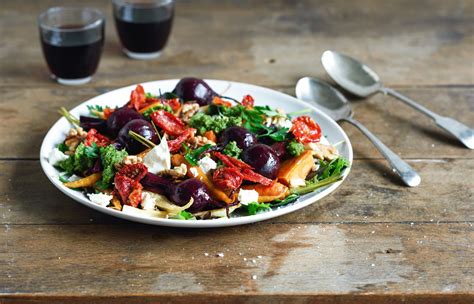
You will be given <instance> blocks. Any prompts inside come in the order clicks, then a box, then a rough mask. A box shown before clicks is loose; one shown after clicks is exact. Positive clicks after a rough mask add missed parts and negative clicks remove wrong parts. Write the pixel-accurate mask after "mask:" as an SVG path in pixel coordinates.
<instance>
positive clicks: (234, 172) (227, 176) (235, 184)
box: [212, 167, 244, 190]
mask: <svg viewBox="0 0 474 304" xmlns="http://www.w3.org/2000/svg"><path fill="white" fill-rule="evenodd" d="M243 180H244V177H243V175H242V174H241V173H240V171H239V169H237V168H230V167H220V168H218V169H217V170H215V171H214V174H213V175H212V181H213V182H214V184H215V185H216V186H217V187H219V188H222V189H224V190H236V189H237V188H239V187H240V185H242V181H243Z"/></svg>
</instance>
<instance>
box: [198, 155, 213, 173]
mask: <svg viewBox="0 0 474 304" xmlns="http://www.w3.org/2000/svg"><path fill="white" fill-rule="evenodd" d="M198 164H199V167H201V169H202V172H204V174H206V173H207V172H209V171H210V170H212V169H215V168H217V164H216V162H215V161H214V160H212V158H210V157H208V156H205V157H203V158H201V159H200V160H199V161H198Z"/></svg>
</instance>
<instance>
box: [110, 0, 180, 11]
mask: <svg viewBox="0 0 474 304" xmlns="http://www.w3.org/2000/svg"><path fill="white" fill-rule="evenodd" d="M174 2H175V0H152V1H150V2H149V3H148V2H147V5H143V3H133V2H132V1H130V0H112V4H113V5H118V6H126V5H130V6H133V8H134V9H147V8H148V9H149V8H156V7H160V6H164V5H169V4H172V3H174Z"/></svg>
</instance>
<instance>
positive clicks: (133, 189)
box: [114, 173, 143, 207]
mask: <svg viewBox="0 0 474 304" xmlns="http://www.w3.org/2000/svg"><path fill="white" fill-rule="evenodd" d="M114 184H115V190H116V191H117V193H118V195H119V196H120V199H121V201H122V203H124V204H126V205H130V206H133V207H138V205H139V204H140V203H141V201H142V189H143V187H142V185H141V184H140V183H139V182H138V181H135V180H133V179H131V178H130V177H128V176H125V175H122V174H119V173H117V174H115V177H114Z"/></svg>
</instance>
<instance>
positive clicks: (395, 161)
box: [296, 77, 421, 187]
mask: <svg viewBox="0 0 474 304" xmlns="http://www.w3.org/2000/svg"><path fill="white" fill-rule="evenodd" d="M296 97H298V98H299V99H301V100H303V101H306V102H309V103H312V104H314V105H315V106H316V107H317V108H318V109H320V110H321V111H323V112H324V113H326V114H327V115H329V116H330V117H331V118H332V119H334V120H336V121H347V122H349V123H351V124H353V125H354V126H356V127H357V128H358V129H359V130H360V131H362V133H364V135H365V136H367V137H368V138H369V139H370V141H371V142H372V143H373V144H374V146H375V147H376V148H377V149H378V150H379V151H380V153H382V155H383V156H384V157H385V158H386V159H387V160H388V162H389V163H390V165H391V167H392V168H393V171H394V172H395V173H397V174H398V175H399V176H400V178H401V179H402V181H403V182H404V183H405V184H406V185H407V186H410V187H415V186H418V185H419V184H420V182H421V178H420V176H419V175H418V173H416V171H415V170H413V168H412V167H410V165H408V164H407V163H406V162H405V161H404V160H402V159H401V158H400V157H399V156H398V155H397V154H395V153H394V152H393V151H392V150H390V149H389V148H388V147H387V146H386V145H385V144H384V143H382V141H381V140H380V139H378V138H377V137H376V136H375V135H374V134H373V133H372V132H370V131H369V130H368V129H367V128H366V127H365V126H364V125H362V124H361V123H360V122H358V121H357V120H355V119H354V118H352V113H353V112H352V107H351V105H350V104H349V102H348V101H347V99H346V98H345V97H344V95H342V94H341V92H339V91H338V90H336V89H335V88H333V87H332V86H330V85H329V84H327V83H326V82H324V81H322V80H318V79H315V78H311V77H304V78H301V79H300V80H298V82H297V83H296Z"/></svg>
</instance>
